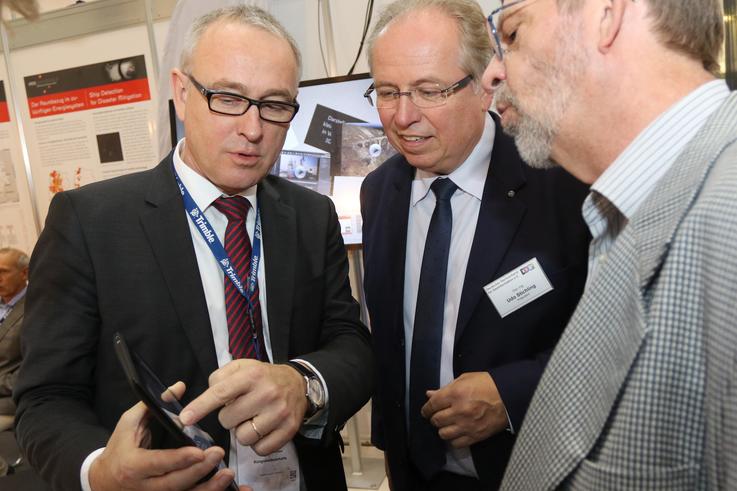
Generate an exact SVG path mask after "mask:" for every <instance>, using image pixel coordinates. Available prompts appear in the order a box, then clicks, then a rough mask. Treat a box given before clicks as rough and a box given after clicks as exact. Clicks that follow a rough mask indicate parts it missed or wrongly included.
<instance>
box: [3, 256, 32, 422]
mask: <svg viewBox="0 0 737 491" xmlns="http://www.w3.org/2000/svg"><path fill="white" fill-rule="evenodd" d="M27 282H28V256H27V255H26V254H25V253H24V252H23V251H19V250H18V249H12V248H10V247H4V248H2V249H0V299H1V300H2V302H0V431H5V430H7V429H8V428H11V427H12V426H13V418H14V417H15V404H14V403H13V399H12V397H11V396H12V394H13V385H14V384H15V379H16V377H17V375H18V368H19V367H20V326H21V324H22V323H23V308H24V306H25V296H26V284H27Z"/></svg>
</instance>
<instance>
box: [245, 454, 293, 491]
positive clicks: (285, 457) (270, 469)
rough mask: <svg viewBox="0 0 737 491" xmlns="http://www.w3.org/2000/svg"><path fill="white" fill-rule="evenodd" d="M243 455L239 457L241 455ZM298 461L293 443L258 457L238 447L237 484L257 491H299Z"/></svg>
mask: <svg viewBox="0 0 737 491" xmlns="http://www.w3.org/2000/svg"><path fill="white" fill-rule="evenodd" d="M242 452H243V453H244V455H241V453H242ZM299 477H300V476H299V460H298V459H297V449H296V448H295V447H294V443H292V442H288V443H287V444H286V445H284V446H283V447H282V448H281V449H280V450H277V451H276V452H274V453H272V454H269V455H266V456H263V457H262V456H260V455H258V454H257V453H256V452H254V451H253V450H252V449H251V447H244V446H240V445H239V446H238V483H239V484H247V485H249V486H251V487H252V488H253V489H255V490H257V491H299V489H300V483H299V481H300V479H299Z"/></svg>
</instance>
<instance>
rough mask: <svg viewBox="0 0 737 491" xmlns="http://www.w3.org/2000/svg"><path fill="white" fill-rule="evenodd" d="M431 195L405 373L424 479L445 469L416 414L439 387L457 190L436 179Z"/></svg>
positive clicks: (432, 431)
mask: <svg viewBox="0 0 737 491" xmlns="http://www.w3.org/2000/svg"><path fill="white" fill-rule="evenodd" d="M430 189H431V190H432V192H433V193H435V211H434V212H433V214H432V218H431V219H430V227H429V228H428V230H427V238H426V239H425V253H424V255H423V256H422V268H421V269H420V283H419V286H418V288H417V307H416V309H415V325H414V329H413V331H412V356H411V358H410V371H409V455H410V459H411V460H412V462H414V464H415V466H416V467H417V468H418V470H419V471H420V473H421V474H422V476H423V477H424V478H425V479H430V478H431V477H432V476H434V475H435V474H436V473H437V472H438V471H440V469H441V467H443V465H445V444H444V443H443V441H442V440H441V439H440V437H439V436H438V430H437V428H435V427H434V426H432V425H431V424H430V421H429V420H427V419H425V418H423V417H422V415H421V414H420V409H421V408H422V406H423V405H424V404H425V403H426V402H427V396H426V395H425V391H427V390H428V389H437V388H438V387H439V386H440V352H441V345H442V339H443V311H444V310H445V280H446V277H447V273H448V251H449V250H450V233H451V230H452V229H453V210H452V208H451V206H450V198H451V196H453V193H454V192H455V191H456V189H458V186H456V185H455V183H453V181H451V180H450V179H445V178H439V179H436V180H435V182H433V183H432V185H431V186H430Z"/></svg>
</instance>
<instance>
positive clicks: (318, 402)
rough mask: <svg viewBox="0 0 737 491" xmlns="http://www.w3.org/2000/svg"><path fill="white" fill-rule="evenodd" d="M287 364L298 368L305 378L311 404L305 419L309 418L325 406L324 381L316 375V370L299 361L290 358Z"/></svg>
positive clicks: (306, 393) (306, 391) (307, 394)
mask: <svg viewBox="0 0 737 491" xmlns="http://www.w3.org/2000/svg"><path fill="white" fill-rule="evenodd" d="M287 365H289V366H290V367H292V368H294V369H295V370H297V371H298V372H299V374H300V375H302V376H303V377H304V379H305V387H306V389H305V397H306V398H307V404H308V406H309V407H308V408H307V412H306V413H305V419H309V418H311V417H312V416H314V415H315V413H317V412H318V411H319V410H320V409H322V408H324V407H325V390H324V389H323V387H322V382H320V379H319V378H318V377H317V375H315V372H313V371H312V370H310V368H309V367H308V366H306V365H303V364H302V363H300V362H298V361H292V360H289V361H288V362H287Z"/></svg>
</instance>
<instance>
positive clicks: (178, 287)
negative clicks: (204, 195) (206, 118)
mask: <svg viewBox="0 0 737 491" xmlns="http://www.w3.org/2000/svg"><path fill="white" fill-rule="evenodd" d="M146 202H147V205H148V207H147V209H146V210H144V212H142V213H141V224H142V226H143V229H144V231H145V234H146V236H147V238H148V241H149V244H150V246H151V249H152V250H153V252H154V255H155V256H156V259H157V261H158V263H159V267H160V268H161V273H162V275H163V277H164V280H165V281H166V284H167V286H168V288H169V292H170V294H171V297H172V302H173V304H174V308H175V309H176V311H177V313H178V315H179V320H180V323H181V325H182V328H183V330H184V333H185V335H186V336H187V338H188V339H189V342H190V345H191V346H192V351H193V352H194V353H195V356H196V358H197V361H198V363H199V365H200V368H201V369H202V372H203V373H204V374H206V375H209V374H210V373H212V372H213V371H214V370H216V369H217V367H218V365H217V358H216V354H215V349H214V342H213V338H212V329H211V327H210V317H209V314H208V311H207V305H206V303H205V293H204V292H203V290H202V280H201V278H200V273H199V269H198V267H197V257H196V255H195V252H194V247H193V245H192V236H191V234H190V231H189V224H188V223H187V217H186V215H185V213H184V204H183V201H182V196H181V194H180V192H179V189H178V188H177V185H176V182H175V180H174V174H173V172H172V160H171V154H170V155H169V157H167V158H166V159H164V161H162V163H161V164H159V165H158V167H157V168H156V169H155V171H154V174H153V179H152V182H151V186H150V188H149V189H148V192H147V193H146Z"/></svg>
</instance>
